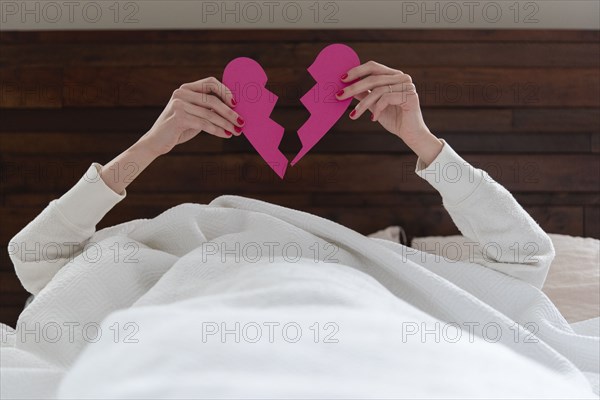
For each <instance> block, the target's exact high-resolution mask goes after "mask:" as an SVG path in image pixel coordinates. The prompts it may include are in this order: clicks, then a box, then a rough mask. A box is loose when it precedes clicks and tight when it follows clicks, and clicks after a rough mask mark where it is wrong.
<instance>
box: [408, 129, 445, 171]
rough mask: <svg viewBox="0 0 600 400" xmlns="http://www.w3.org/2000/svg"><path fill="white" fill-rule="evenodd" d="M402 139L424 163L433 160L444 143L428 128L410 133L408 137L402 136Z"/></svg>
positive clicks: (427, 163)
mask: <svg viewBox="0 0 600 400" xmlns="http://www.w3.org/2000/svg"><path fill="white" fill-rule="evenodd" d="M402 140H403V141H404V143H406V145H407V146H408V147H409V148H410V149H411V150H412V151H413V152H414V153H415V154H416V155H417V157H419V158H420V159H421V160H422V161H423V162H424V163H425V164H426V165H429V164H430V163H431V162H432V161H433V160H435V158H436V157H437V155H438V154H439V153H440V151H442V147H443V146H444V143H443V142H442V141H441V140H440V139H438V138H437V137H436V136H435V135H434V134H433V133H431V132H430V131H429V129H426V130H423V131H421V132H419V133H418V134H414V135H410V137H407V138H402Z"/></svg>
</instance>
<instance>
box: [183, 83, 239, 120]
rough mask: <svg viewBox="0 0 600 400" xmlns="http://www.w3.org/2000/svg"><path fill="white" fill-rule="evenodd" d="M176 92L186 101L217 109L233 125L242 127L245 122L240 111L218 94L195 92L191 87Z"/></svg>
mask: <svg viewBox="0 0 600 400" xmlns="http://www.w3.org/2000/svg"><path fill="white" fill-rule="evenodd" d="M175 92H176V93H175V96H178V98H180V99H182V100H184V101H187V102H189V103H192V104H195V105H197V106H200V107H204V108H208V109H209V110H210V109H212V110H214V111H216V112H217V113H218V114H219V115H220V116H221V117H223V118H225V119H226V120H228V121H229V122H231V123H232V124H233V125H236V126H238V127H242V126H243V125H244V123H245V122H244V119H243V118H242V117H241V116H240V115H239V114H238V113H236V112H235V111H233V110H232V109H231V108H230V107H229V106H228V105H226V104H225V103H223V102H222V101H221V99H219V98H218V97H216V96H213V95H211V94H206V93H198V92H194V91H191V90H189V89H177V90H176V91H175Z"/></svg>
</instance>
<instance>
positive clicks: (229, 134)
mask: <svg viewBox="0 0 600 400" xmlns="http://www.w3.org/2000/svg"><path fill="white" fill-rule="evenodd" d="M225 134H226V135H227V136H231V135H233V133H231V132H229V131H225Z"/></svg>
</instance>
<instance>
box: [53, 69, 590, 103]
mask: <svg viewBox="0 0 600 400" xmlns="http://www.w3.org/2000/svg"><path fill="white" fill-rule="evenodd" d="M405 72H407V73H409V74H411V75H412V76H413V79H414V81H415V82H416V85H417V91H418V93H419V97H420V99H421V104H422V105H424V106H436V107H459V106H477V107H515V106H519V107H564V106H569V107H596V106H600V76H599V74H598V73H597V70H596V69H587V68H569V69H563V68H544V69H541V68H460V69H456V68H407V69H406V70H405ZM221 73H222V70H221V68H216V67H204V66H203V67H197V68H191V67H170V68H168V69H165V68H159V67H147V68H145V67H140V68H135V67H131V68H129V67H128V68H118V67H96V68H93V67H90V68H82V67H73V68H66V69H65V71H64V85H63V89H64V90H63V97H64V104H65V106H70V107H107V106H108V107H114V106H121V107H139V106H160V105H164V104H166V103H167V101H168V100H169V98H170V97H171V94H172V93H173V91H174V90H175V89H176V88H178V87H179V86H180V85H181V84H182V83H185V82H191V81H195V80H197V79H201V78H202V77H207V76H217V77H220V76H221ZM267 74H268V75H269V78H270V79H269V89H270V90H272V91H273V92H274V93H275V94H277V95H278V96H279V102H278V104H280V105H281V104H286V105H299V100H298V98H299V97H300V96H301V95H302V94H304V93H305V92H306V90H308V89H309V88H310V87H311V86H312V85H313V84H314V82H313V81H312V80H311V79H310V78H309V76H308V75H307V74H306V72H305V71H304V70H302V69H298V68H286V67H275V68H267ZM234 90H235V89H234Z"/></svg>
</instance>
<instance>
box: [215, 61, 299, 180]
mask: <svg viewBox="0 0 600 400" xmlns="http://www.w3.org/2000/svg"><path fill="white" fill-rule="evenodd" d="M266 83H267V74H266V73H265V71H264V70H263V69H262V67H261V66H260V64H259V63H257V62H256V61H254V60H253V59H251V58H247V57H239V58H236V59H234V60H232V61H231V62H229V64H227V66H226V67H225V71H224V72H223V84H224V85H225V86H227V87H228V88H229V89H231V91H232V92H233V94H234V98H235V99H236V100H237V102H238V104H237V106H236V107H235V111H236V112H237V113H238V114H239V115H241V116H242V117H243V118H244V120H245V124H244V128H243V133H244V135H245V136H246V137H247V138H248V141H249V142H250V144H252V146H253V147H254V148H255V149H256V151H257V152H258V154H260V156H261V157H262V158H263V159H264V160H265V161H266V162H267V164H269V166H270V167H271V168H273V171H275V173H276V174H277V175H278V176H279V177H280V178H281V179H283V176H284V175H285V170H286V169H287V165H288V159H287V158H286V156H285V155H284V154H283V153H282V152H281V151H279V144H280V143H281V139H282V138H283V131H284V129H283V126H281V125H279V124H278V123H277V122H275V121H273V120H272V119H271V118H269V116H270V115H271V112H272V111H273V108H274V107H275V103H276V102H277V99H278V97H277V96H276V95H275V94H274V93H272V92H270V91H268V90H267V89H266V88H265V84H266Z"/></svg>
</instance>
